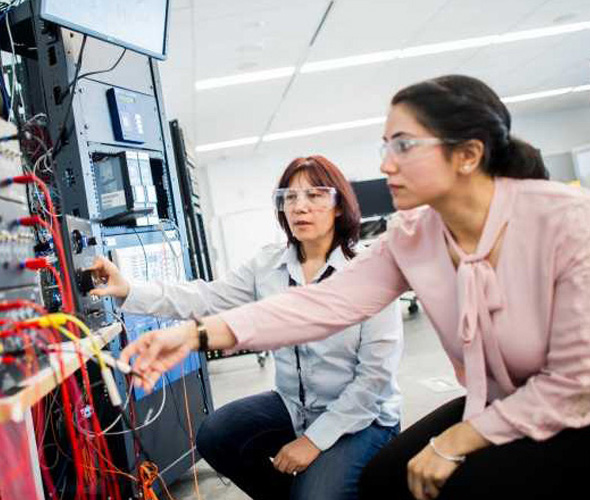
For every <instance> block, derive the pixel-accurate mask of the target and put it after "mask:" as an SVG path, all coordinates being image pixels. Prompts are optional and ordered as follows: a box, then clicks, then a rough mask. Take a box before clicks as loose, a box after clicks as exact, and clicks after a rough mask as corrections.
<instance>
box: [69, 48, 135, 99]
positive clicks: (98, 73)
mask: <svg viewBox="0 0 590 500" xmlns="http://www.w3.org/2000/svg"><path fill="white" fill-rule="evenodd" d="M126 52H127V49H123V52H121V55H120V56H119V58H118V59H117V60H116V61H115V63H114V64H113V65H112V66H111V67H110V68H109V69H103V70H99V71H89V72H88V73H82V74H81V75H80V76H79V77H78V80H82V78H88V77H89V76H93V75H100V74H102V73H110V72H111V71H114V70H115V68H116V67H117V66H119V63H120V62H121V61H122V60H123V57H124V56H125V53H126ZM74 83H75V82H72V83H70V84H69V85H68V90H69V89H70V87H72V85H74Z"/></svg>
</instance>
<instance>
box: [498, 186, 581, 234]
mask: <svg viewBox="0 0 590 500" xmlns="http://www.w3.org/2000/svg"><path fill="white" fill-rule="evenodd" d="M507 182H509V183H510V184H512V186H513V188H512V189H514V191H515V197H514V215H515V216H516V217H522V218H525V219H526V218H528V221H529V223H532V222H533V221H535V220H537V221H538V222H540V223H544V224H547V225H549V226H553V225H555V226H556V227H555V228H554V229H555V230H557V229H559V228H562V229H564V228H567V229H568V230H569V229H571V228H572V227H575V226H578V225H580V226H581V225H586V224H587V221H588V220H590V191H588V190H587V189H584V188H579V187H573V186H568V185H566V184H563V183H561V182H554V181H546V180H534V179H527V180H515V179H510V180H507ZM558 226H559V227H558ZM580 229H581V227H580Z"/></svg>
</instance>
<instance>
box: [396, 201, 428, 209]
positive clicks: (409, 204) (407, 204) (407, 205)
mask: <svg viewBox="0 0 590 500" xmlns="http://www.w3.org/2000/svg"><path fill="white" fill-rule="evenodd" d="M421 205H424V203H420V202H418V201H416V200H408V199H406V200H404V199H403V198H402V199H401V200H400V199H396V198H393V207H394V208H395V209H396V210H411V209H412V208H416V207H419V206H421Z"/></svg>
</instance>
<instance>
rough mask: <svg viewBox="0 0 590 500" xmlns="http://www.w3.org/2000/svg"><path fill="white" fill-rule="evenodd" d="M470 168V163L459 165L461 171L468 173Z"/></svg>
mask: <svg viewBox="0 0 590 500" xmlns="http://www.w3.org/2000/svg"><path fill="white" fill-rule="evenodd" d="M470 170H471V165H463V166H462V167H461V172H465V173H468V172H469V171H470Z"/></svg>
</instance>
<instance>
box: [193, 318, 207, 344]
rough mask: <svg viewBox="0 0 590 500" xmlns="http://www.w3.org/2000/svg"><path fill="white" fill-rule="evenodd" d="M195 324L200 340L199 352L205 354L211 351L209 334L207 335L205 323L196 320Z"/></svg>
mask: <svg viewBox="0 0 590 500" xmlns="http://www.w3.org/2000/svg"><path fill="white" fill-rule="evenodd" d="M195 323H196V324H197V336H198V338H199V347H198V348H197V351H199V352H203V351H208V350H209V334H208V333H207V327H206V326H205V325H204V324H203V322H202V321H201V320H200V319H198V318H195Z"/></svg>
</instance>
